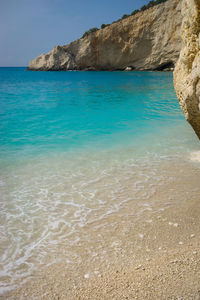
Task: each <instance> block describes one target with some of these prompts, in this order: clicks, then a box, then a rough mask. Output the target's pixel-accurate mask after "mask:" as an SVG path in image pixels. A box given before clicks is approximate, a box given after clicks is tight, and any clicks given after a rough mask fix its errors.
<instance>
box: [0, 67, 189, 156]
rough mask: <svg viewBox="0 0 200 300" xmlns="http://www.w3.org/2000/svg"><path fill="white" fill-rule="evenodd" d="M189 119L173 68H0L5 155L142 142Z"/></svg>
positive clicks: (0, 144) (0, 146) (0, 141)
mask: <svg viewBox="0 0 200 300" xmlns="http://www.w3.org/2000/svg"><path fill="white" fill-rule="evenodd" d="M185 123H186V122H185V119H184V117H183V115H182V112H181V110H180V107H179V104H178V101H177V99H176V95H175V92H174V89H173V78H172V73H161V72H30V71H26V69H25V68H0V155H1V157H3V158H4V159H5V157H9V158H11V157H12V158H15V159H17V157H19V156H20V155H23V156H30V155H36V154H41V153H42V152H44V153H47V152H55V151H65V152H67V151H75V150H77V149H79V150H80V149H85V148H87V149H88V148H90V147H98V148H102V147H103V148H105V147H109V146H113V145H119V144H123V143H125V144H126V143H129V142H130V141H131V142H133V141H134V140H135V142H138V141H140V140H141V141H142V139H143V136H144V135H148V134H151V135H154V136H155V135H158V139H159V135H160V134H161V135H162V134H163V133H162V130H164V128H167V127H169V131H170V130H173V129H174V127H176V126H179V125H183V128H182V130H183V131H184V126H185V127H186V126H187V125H186V124H185ZM191 132H192V131H191ZM182 134H183V132H180V136H182ZM186 138H187V137H186ZM189 139H190V138H189Z"/></svg>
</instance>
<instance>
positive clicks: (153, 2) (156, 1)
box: [82, 0, 168, 38]
mask: <svg viewBox="0 0 200 300" xmlns="http://www.w3.org/2000/svg"><path fill="white" fill-rule="evenodd" d="M166 1H168V0H151V1H149V3H148V4H146V5H143V6H142V7H141V8H140V10H139V9H135V10H134V11H132V13H131V16H134V15H136V14H137V13H138V12H140V11H145V10H146V9H148V8H150V7H153V6H156V5H158V4H161V3H163V2H166ZM129 16H130V15H127V14H124V15H123V16H122V17H121V19H119V20H117V21H114V22H112V24H113V23H117V22H118V21H120V20H123V19H126V18H128V17H129ZM109 25H110V24H102V25H101V29H103V28H105V27H107V26H109ZM97 30H99V28H97V27H94V28H91V29H89V30H88V31H86V32H85V33H84V34H83V36H82V38H84V37H86V36H88V35H89V34H91V33H93V32H96V31H97Z"/></svg>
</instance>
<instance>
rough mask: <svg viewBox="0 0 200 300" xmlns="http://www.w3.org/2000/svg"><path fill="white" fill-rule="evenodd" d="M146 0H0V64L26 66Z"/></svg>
mask: <svg viewBox="0 0 200 300" xmlns="http://www.w3.org/2000/svg"><path fill="white" fill-rule="evenodd" d="M148 2H149V0H123V1H122V0H0V66H8V67H11V66H27V65H28V63H29V61H30V60H32V59H34V58H35V57H37V56H38V55H40V54H42V53H47V52H49V51H50V50H51V49H52V48H53V47H54V46H56V45H65V44H68V43H69V42H72V41H74V40H76V39H77V38H79V37H81V36H82V35H83V33H84V32H85V31H87V30H88V29H90V28H92V27H100V26H101V24H103V23H105V24H106V23H112V22H113V21H115V20H117V19H119V18H120V17H122V15H123V14H130V13H131V12H132V11H133V10H134V9H138V8H140V7H141V6H142V5H144V4H147V3H148Z"/></svg>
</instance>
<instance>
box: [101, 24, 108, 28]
mask: <svg viewBox="0 0 200 300" xmlns="http://www.w3.org/2000/svg"><path fill="white" fill-rule="evenodd" d="M109 25H110V24H102V25H101V29H104V28H105V27H107V26H109Z"/></svg>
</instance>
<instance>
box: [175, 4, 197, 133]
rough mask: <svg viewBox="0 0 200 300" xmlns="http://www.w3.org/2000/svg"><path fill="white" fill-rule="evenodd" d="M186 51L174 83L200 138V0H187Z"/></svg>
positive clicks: (189, 120)
mask: <svg viewBox="0 0 200 300" xmlns="http://www.w3.org/2000/svg"><path fill="white" fill-rule="evenodd" d="M182 16H183V23H182V34H181V35H182V40H183V48H182V50H181V53H180V58H179V60H178V63H177V66H176V68H175V72H174V84H175V89H176V92H177V96H178V99H179V102H180V105H181V108H182V110H183V112H184V114H185V117H186V119H187V121H188V122H189V123H190V124H191V125H192V127H193V129H194V131H195V132H196V134H197V136H198V137H199V139H200V0H183V3H182Z"/></svg>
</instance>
